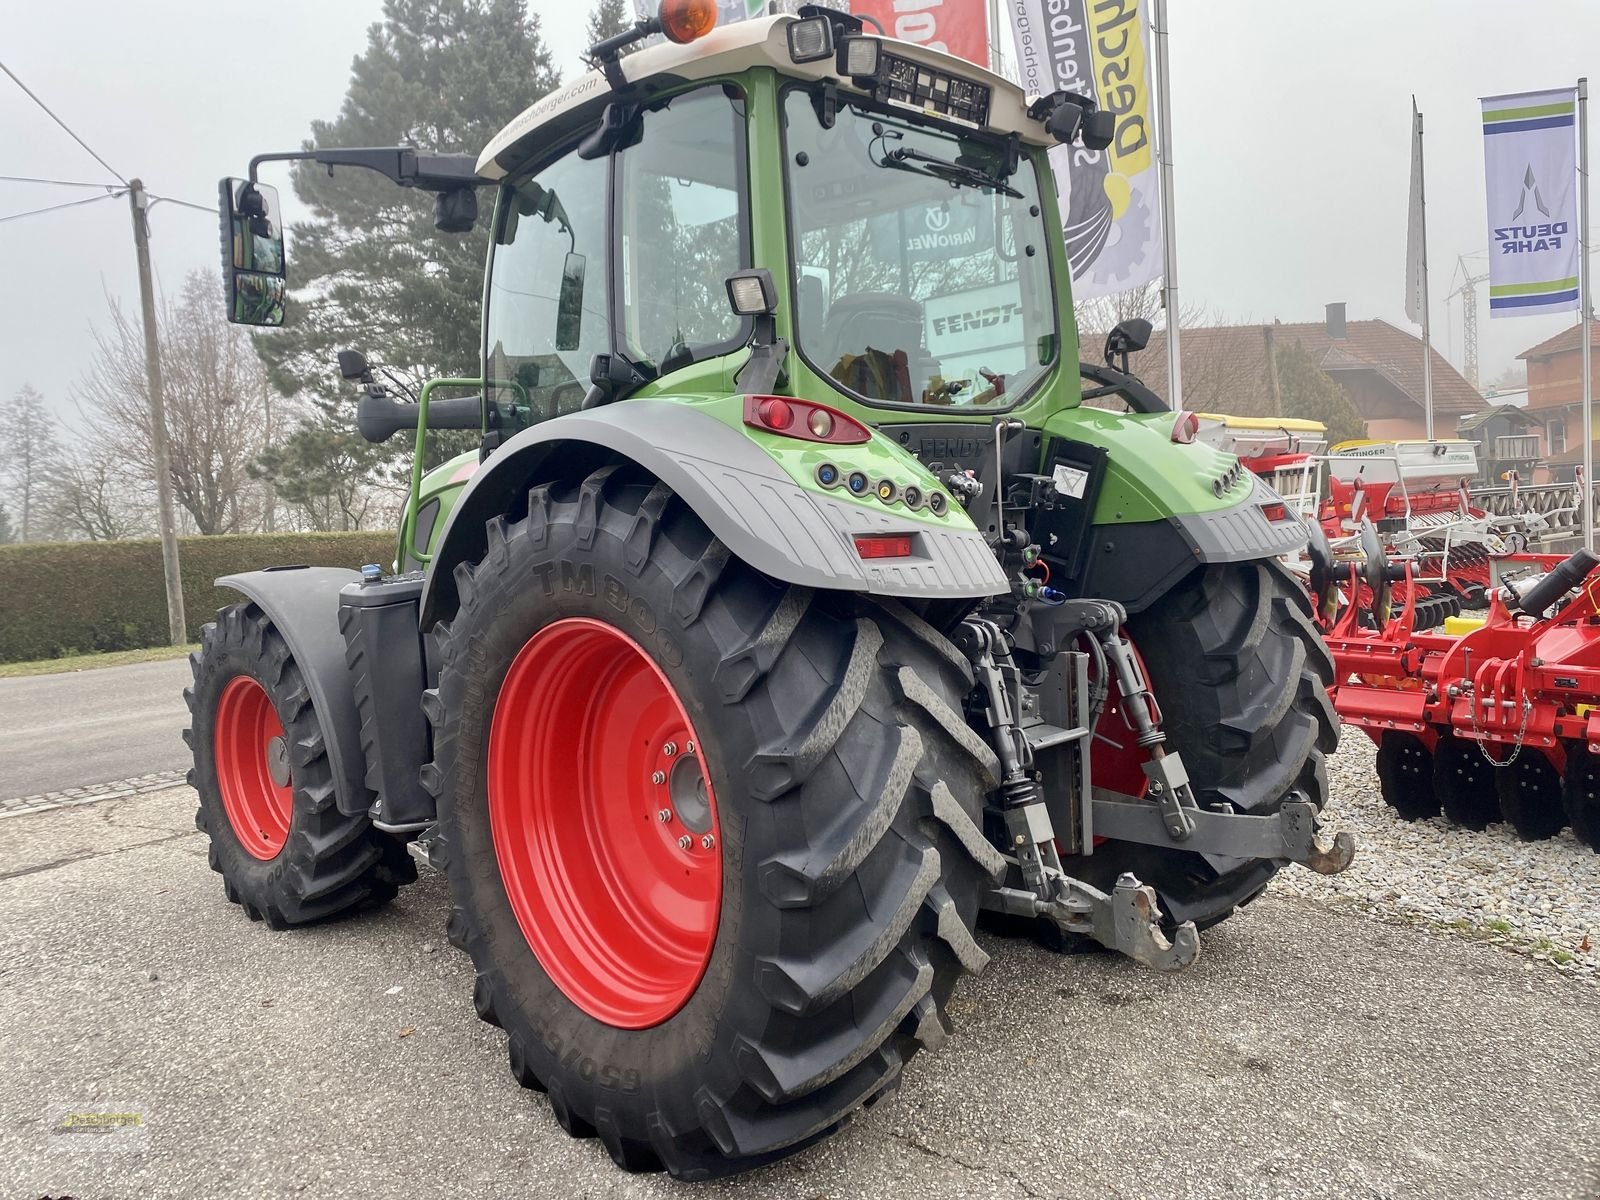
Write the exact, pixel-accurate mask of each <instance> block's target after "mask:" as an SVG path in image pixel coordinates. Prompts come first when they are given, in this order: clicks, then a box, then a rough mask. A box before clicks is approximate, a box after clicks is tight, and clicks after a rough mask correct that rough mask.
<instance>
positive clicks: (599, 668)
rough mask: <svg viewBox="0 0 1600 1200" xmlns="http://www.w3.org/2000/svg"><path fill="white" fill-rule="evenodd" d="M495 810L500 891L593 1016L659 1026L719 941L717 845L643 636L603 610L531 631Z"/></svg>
mask: <svg viewBox="0 0 1600 1200" xmlns="http://www.w3.org/2000/svg"><path fill="white" fill-rule="evenodd" d="M488 793H489V819H490V827H491V830H492V834H493V838H494V846H495V856H496V860H497V862H498V865H499V868H500V878H501V881H502V883H503V884H504V886H505V891H506V898H507V901H508V903H509V904H510V907H511V911H512V914H513V915H514V916H515V917H516V920H517V923H518V925H519V926H520V928H521V930H522V933H523V936H524V937H525V938H526V939H527V942H528V946H529V948H530V949H531V950H532V951H533V953H534V956H535V957H536V958H537V959H538V960H539V964H540V966H542V967H543V968H544V970H545V973H546V974H547V975H549V976H550V979H551V981H552V982H554V983H555V985H556V986H557V987H559V988H560V989H561V991H562V992H563V993H564V994H565V995H566V996H567V998H568V999H569V1000H571V1001H572V1002H573V1003H574V1004H576V1005H577V1006H578V1007H579V1008H581V1009H582V1010H583V1011H584V1012H586V1013H588V1014H589V1015H590V1016H592V1017H594V1018H595V1019H596V1020H598V1021H602V1022H604V1023H606V1024H609V1025H614V1026H617V1027H620V1028H624V1029H644V1028H648V1027H650V1026H652V1025H658V1024H660V1023H661V1022H662V1021H665V1020H666V1019H668V1018H669V1017H671V1016H672V1015H673V1014H674V1013H676V1012H677V1011H678V1010H679V1009H680V1008H682V1007H683V1005H684V1004H685V1003H687V1001H688V999H689V997H690V996H692V995H693V994H694V992H695V989H696V988H697V987H698V986H699V984H700V979H701V977H702V976H703V975H704V973H705V969H706V965H707V963H708V962H709V961H710V958H711V951H712V948H713V946H714V945H715V943H716V935H717V928H718V922H719V919H720V914H721V903H722V851H721V846H720V844H719V843H720V841H721V836H720V829H719V827H718V822H717V809H716V797H715V793H714V791H713V789H712V786H711V782H710V780H709V778H708V777H707V767H706V761H705V757H704V752H703V749H702V748H701V744H700V739H699V737H698V736H697V735H696V733H695V730H694V727H693V725H692V724H691V722H690V720H689V716H688V712H687V710H686V709H685V707H684V705H683V702H682V700H681V699H680V698H679V696H678V693H677V691H676V690H675V689H674V687H673V686H672V684H671V682H670V681H669V680H668V679H667V677H666V675H665V674H664V673H663V672H662V670H661V668H660V667H659V666H657V665H656V663H655V661H654V660H653V659H652V658H651V657H650V655H649V654H648V653H647V652H646V651H645V649H644V648H643V647H642V646H640V645H639V644H638V643H637V642H635V641H634V640H633V639H632V638H630V637H628V636H627V635H626V634H624V633H623V632H622V631H620V630H618V629H615V628H613V627H612V626H610V625H607V624H605V623H604V622H602V621H596V620H591V619H589V618H583V617H574V618H568V619H566V620H561V621H557V622H555V623H553V624H551V625H548V626H546V627H545V628H544V629H541V630H540V631H539V632H538V633H536V634H535V635H534V636H533V637H532V638H531V639H529V641H528V643H527V644H526V645H525V646H524V647H523V648H522V650H521V651H520V652H519V653H518V654H517V656H516V658H515V660H513V662H512V664H511V667H510V669H509V670H508V671H507V673H506V678H505V682H504V684H502V685H501V689H500V695H499V698H498V700H497V701H496V703H495V709H494V715H493V718H492V720H491V724H490V731H489V750H488Z"/></svg>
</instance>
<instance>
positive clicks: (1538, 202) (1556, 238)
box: [1494, 164, 1569, 254]
mask: <svg viewBox="0 0 1600 1200" xmlns="http://www.w3.org/2000/svg"><path fill="white" fill-rule="evenodd" d="M1530 199H1531V200H1532V201H1533V206H1534V207H1535V208H1537V209H1538V210H1539V215H1540V216H1542V217H1548V216H1549V215H1550V209H1549V208H1548V207H1547V206H1546V205H1545V202H1544V196H1543V195H1541V194H1540V192H1539V181H1538V180H1537V179H1536V178H1535V177H1534V174H1533V166H1532V165H1531V164H1530V165H1529V166H1528V168H1527V170H1526V171H1525V172H1524V173H1523V176H1522V195H1521V197H1520V198H1519V199H1518V201H1517V210H1516V212H1514V213H1512V214H1511V220H1512V221H1513V222H1514V221H1516V220H1518V219H1519V218H1520V217H1521V216H1522V214H1523V213H1524V212H1526V211H1527V208H1528V201H1529V200H1530ZM1568 232H1569V226H1568V224H1567V222H1565V221H1545V222H1544V223H1542V224H1538V225H1516V224H1512V225H1502V226H1499V227H1498V228H1496V229H1495V231H1494V240H1495V241H1496V242H1497V243H1498V244H1499V246H1500V253H1501V254H1535V253H1538V252H1539V251H1541V250H1559V249H1561V239H1562V238H1564V237H1566V236H1567V233H1568Z"/></svg>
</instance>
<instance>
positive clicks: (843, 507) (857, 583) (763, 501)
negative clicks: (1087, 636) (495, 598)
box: [422, 400, 1009, 627]
mask: <svg viewBox="0 0 1600 1200" xmlns="http://www.w3.org/2000/svg"><path fill="white" fill-rule="evenodd" d="M875 438H876V435H875ZM885 444H886V445H887V442H886V440H885ZM796 445H804V443H796ZM813 448H815V446H814V445H813ZM885 452H886V453H895V454H898V453H899V452H898V451H885ZM618 460H626V461H629V462H633V463H637V464H638V465H639V466H640V467H642V468H644V469H645V470H646V471H648V472H650V474H651V475H653V476H655V478H657V479H659V480H661V481H662V482H663V483H664V484H666V485H667V486H668V487H669V488H671V489H672V490H673V492H674V493H675V494H676V495H677V496H678V497H680V498H681V499H682V500H683V501H684V503H686V504H688V505H689V507H690V508H691V509H693V510H694V512H695V514H696V515H697V516H698V517H699V518H700V519H701V520H702V521H704V522H705V523H706V525H707V527H709V528H710V530H711V532H712V533H713V534H714V535H716V537H717V538H718V540H720V541H721V542H722V543H723V544H724V545H725V546H727V547H728V549H729V550H730V551H731V552H732V553H733V554H734V555H736V556H737V557H738V558H740V559H741V560H743V561H744V562H746V563H748V564H749V565H750V566H752V567H754V568H755V569H756V570H758V571H761V572H762V573H763V574H766V575H770V576H771V577H772V578H774V579H777V580H781V581H782V582H784V583H793V584H799V585H802V586H805V587H813V588H821V589H826V590H832V591H850V592H870V593H873V594H875V595H884V596H903V597H913V598H921V599H940V600H943V599H963V598H977V597H982V596H992V595H999V594H1003V593H1004V592H1006V591H1008V590H1009V585H1008V584H1007V582H1006V579H1005V576H1004V574H1003V573H1002V572H1001V570H1000V567H999V564H998V563H997V562H996V561H995V558H994V555H993V554H992V553H991V552H990V550H989V548H988V545H987V543H986V542H985V541H984V538H983V535H982V534H981V533H979V532H978V531H977V530H976V529H975V528H973V527H972V525H971V524H970V522H967V521H966V519H965V518H964V517H961V518H960V519H959V520H957V519H954V518H952V519H947V520H945V521H943V522H939V523H935V522H933V521H930V520H927V519H919V518H917V517H916V516H914V515H912V514H910V513H907V512H906V511H905V510H904V509H901V508H890V507H885V506H881V505H873V504H865V503H858V502H855V501H852V500H850V499H847V498H845V497H843V496H837V497H836V496H834V495H831V494H828V493H825V492H819V491H814V490H811V489H809V488H805V487H802V486H801V485H800V484H799V483H797V482H796V481H795V479H794V477H793V476H791V475H790V474H789V473H788V472H787V471H785V470H784V469H783V467H782V466H781V465H780V464H779V463H778V462H776V461H775V460H774V458H773V456H772V455H771V454H769V453H768V452H767V451H766V450H765V449H763V448H762V446H761V445H759V444H758V443H757V442H756V441H755V440H754V439H753V438H751V437H748V436H746V435H745V433H744V432H743V430H742V428H740V427H735V426H734V425H731V424H729V423H727V422H726V421H723V420H721V419H719V418H718V417H716V416H713V415H711V414H710V413H708V412H705V411H701V410H700V409H699V408H697V407H696V406H695V405H693V404H688V403H683V402H679V401H672V400H627V401H623V402H622V403H619V404H614V405H609V406H607V407H604V408H599V409H594V410H592V411H589V412H579V413H573V414H570V415H568V416H563V417H556V418H554V419H552V420H549V421H545V422H543V423H541V424H539V425H535V426H534V427H533V428H531V429H525V430H523V431H522V432H521V433H519V434H517V435H516V436H515V437H514V438H512V439H511V440H510V441H508V442H507V443H506V444H505V445H504V446H502V447H501V448H500V449H499V450H498V451H496V452H495V454H494V456H493V457H492V458H490V459H489V460H488V462H486V463H485V464H484V465H483V467H482V469H480V470H479V471H478V472H477V474H476V475H474V476H473V478H472V479H471V481H470V482H468V484H467V485H466V487H465V488H464V489H463V490H462V493H461V495H460V497H459V498H458V499H457V501H456V503H455V507H454V508H453V509H452V510H451V513H450V518H449V522H448V524H447V525H446V526H445V529H444V532H443V534H442V536H441V537H440V539H439V541H438V543H437V549H436V552H435V555H434V561H433V564H432V567H431V569H430V570H429V572H428V581H427V588H426V590H425V592H424V593H423V601H422V611H423V624H424V626H425V627H426V626H427V625H431V624H432V623H433V622H434V621H436V620H440V619H445V618H448V616H449V615H450V614H451V613H452V612H454V610H455V606H456V587H455V579H454V570H455V568H456V566H458V565H459V564H461V563H464V562H476V561H477V560H478V559H479V558H481V557H482V555H483V553H484V551H485V549H486V548H487V540H486V535H485V532H484V527H485V524H486V523H487V522H488V521H489V520H491V519H492V518H494V517H496V516H499V515H501V514H502V513H505V512H508V511H510V510H512V509H513V508H515V507H516V506H517V505H518V504H519V503H520V499H521V496H522V495H523V494H524V493H525V492H526V491H527V490H528V488H530V487H532V486H534V485H536V484H537V483H539V482H541V481H543V480H547V479H550V478H553V477H555V476H556V475H557V473H558V472H561V473H564V474H567V473H570V472H571V471H572V470H573V469H574V468H578V469H582V468H584V467H595V466H600V465H603V464H604V463H607V462H616V461H618ZM905 532H910V533H915V534H917V535H919V539H918V543H917V545H918V551H919V552H918V553H917V554H916V555H915V556H914V557H912V558H909V559H900V560H878V561H874V562H864V561H863V560H862V559H861V557H860V556H859V555H858V554H857V553H856V549H855V543H854V541H853V537H854V535H856V534H864V533H905Z"/></svg>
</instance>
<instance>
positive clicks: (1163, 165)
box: [1154, 0, 1183, 409]
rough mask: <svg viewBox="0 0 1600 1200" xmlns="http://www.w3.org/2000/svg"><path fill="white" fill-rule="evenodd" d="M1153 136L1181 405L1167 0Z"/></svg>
mask: <svg viewBox="0 0 1600 1200" xmlns="http://www.w3.org/2000/svg"><path fill="white" fill-rule="evenodd" d="M1154 27H1155V35H1156V36H1155V43H1156V45H1155V50H1156V138H1157V141H1158V144H1157V150H1158V151H1159V153H1158V155H1157V162H1158V164H1159V165H1160V169H1161V225H1162V235H1163V236H1162V239H1161V240H1162V243H1163V244H1162V255H1163V260H1164V265H1163V269H1162V281H1161V296H1162V306H1163V307H1164V308H1165V309H1166V312H1167V403H1169V404H1170V405H1172V407H1173V408H1175V409H1178V408H1182V407H1183V359H1182V357H1181V356H1180V355H1179V353H1178V333H1179V326H1180V325H1181V324H1182V323H1183V322H1182V321H1181V319H1180V315H1179V309H1178V222H1177V221H1176V219H1175V218H1174V216H1173V206H1172V80H1171V77H1170V75H1169V69H1170V67H1171V64H1170V63H1169V62H1168V61H1167V60H1168V53H1169V51H1168V46H1167V0H1155V21H1154Z"/></svg>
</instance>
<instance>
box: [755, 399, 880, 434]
mask: <svg viewBox="0 0 1600 1200" xmlns="http://www.w3.org/2000/svg"><path fill="white" fill-rule="evenodd" d="M744 423H745V424H746V425H748V426H750V428H752V429H764V430H766V431H767V432H768V433H781V434H783V436H784V437H792V438H799V439H800V440H801V441H806V442H826V443H827V444H828V445H830V446H859V445H861V444H862V443H863V442H868V441H871V440H872V431H871V430H870V429H868V428H867V427H866V426H865V425H863V424H862V423H861V422H860V421H858V420H856V419H855V418H854V417H848V416H846V415H845V414H844V413H842V412H840V411H839V410H838V409H835V408H829V407H828V406H827V405H826V404H813V403H812V402H811V401H809V400H796V399H793V398H791V397H789V396H746V397H745V398H744Z"/></svg>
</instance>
